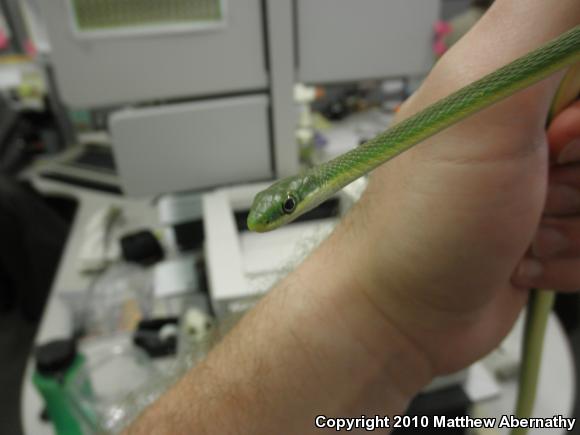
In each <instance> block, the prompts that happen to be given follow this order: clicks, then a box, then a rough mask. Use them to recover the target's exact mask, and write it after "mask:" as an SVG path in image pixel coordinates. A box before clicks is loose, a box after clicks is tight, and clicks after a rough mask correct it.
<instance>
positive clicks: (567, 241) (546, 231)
mask: <svg viewBox="0 0 580 435" xmlns="http://www.w3.org/2000/svg"><path fill="white" fill-rule="evenodd" d="M531 253H532V255H533V256H535V257H537V258H540V259H548V258H555V257H558V258H572V257H578V258H580V218H570V219H543V220H542V222H541V224H540V227H539V228H538V231H537V232H536V235H535V237H534V240H533V241H532V246H531Z"/></svg>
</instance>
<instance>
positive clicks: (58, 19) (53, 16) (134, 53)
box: [39, 0, 267, 108]
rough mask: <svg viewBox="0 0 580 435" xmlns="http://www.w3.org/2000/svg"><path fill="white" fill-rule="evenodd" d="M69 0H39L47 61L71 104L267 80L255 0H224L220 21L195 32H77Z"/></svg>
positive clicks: (259, 84)
mask: <svg viewBox="0 0 580 435" xmlns="http://www.w3.org/2000/svg"><path fill="white" fill-rule="evenodd" d="M67 1H68V0H50V1H41V2H39V5H40V7H41V9H42V12H43V15H44V18H45V21H46V26H47V30H48V34H49V38H50V41H51V45H52V53H51V61H52V64H53V65H54V68H55V73H56V79H57V84H58V87H59V90H60V92H61V94H62V96H63V99H64V101H65V102H66V103H68V104H69V105H72V106H74V107H81V108H82V107H87V108H90V107H97V106H109V105H115V104H122V103H128V102H129V103H130V102H141V101H149V100H152V99H167V98H177V97H179V98H181V97H189V96H195V95H210V94H214V93H225V92H232V91H233V92H236V91H242V90H257V89H263V88H265V87H266V86H267V74H266V67H265V59H264V41H263V29H262V27H263V23H262V11H261V0H230V1H228V2H227V9H226V15H225V21H224V24H223V25H220V26H219V27H217V28H213V29H207V30H203V31H200V30H197V31H194V30H193V31H183V32H178V33H175V32H169V33H167V34H164V33H163V32H161V33H159V32H158V33H155V34H153V35H139V34H137V35H130V36H128V35H124V36H119V37H113V36H111V37H106V38H93V39H91V38H88V39H87V38H84V37H80V36H79V34H78V33H77V32H76V31H75V30H74V29H73V22H72V18H71V16H70V11H71V8H70V7H69V6H68V4H67V3H66V2H67Z"/></svg>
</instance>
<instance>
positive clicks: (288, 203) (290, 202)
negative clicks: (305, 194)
mask: <svg viewBox="0 0 580 435" xmlns="http://www.w3.org/2000/svg"><path fill="white" fill-rule="evenodd" d="M295 208H296V200H295V199H294V197H293V196H292V195H288V198H286V200H285V201H284V204H282V211H283V212H284V213H286V214H290V213H292V212H293V211H294V209H295Z"/></svg>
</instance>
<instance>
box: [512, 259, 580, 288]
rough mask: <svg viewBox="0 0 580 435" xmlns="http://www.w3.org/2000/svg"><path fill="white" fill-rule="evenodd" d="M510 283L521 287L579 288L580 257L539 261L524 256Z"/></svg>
mask: <svg viewBox="0 0 580 435" xmlns="http://www.w3.org/2000/svg"><path fill="white" fill-rule="evenodd" d="M512 283H513V284H514V285H516V286H518V287H522V288H541V289H546V290H556V291H563V292H572V291H576V290H578V289H580V258H558V259H554V260H547V261H540V260H537V259H534V258H529V257H526V258H524V259H523V260H522V262H521V263H520V264H519V266H518V267H517V268H516V271H515V273H514V276H513V278H512Z"/></svg>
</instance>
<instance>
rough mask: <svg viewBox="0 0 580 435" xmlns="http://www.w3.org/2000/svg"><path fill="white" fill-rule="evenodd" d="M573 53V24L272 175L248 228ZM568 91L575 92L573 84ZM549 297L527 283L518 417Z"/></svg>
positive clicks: (260, 226)
mask: <svg viewBox="0 0 580 435" xmlns="http://www.w3.org/2000/svg"><path fill="white" fill-rule="evenodd" d="M578 61H580V25H578V26H576V27H574V28H573V29H571V30H569V31H568V32H566V33H564V34H562V35H561V36H559V37H558V38H556V39H554V40H552V41H551V42H548V43H547V44H546V45H544V46H542V47H540V48H538V49H536V50H534V51H531V52H530V53H528V54H526V55H524V56H522V57H520V58H518V59H516V60H514V61H513V62H511V63H509V64H507V65H505V66H503V67H501V68H499V69H497V70H496V71H494V72H492V73H490V74H488V75H486V76H485V77H483V78H481V79H479V80H477V81H475V82H473V83H471V84H470V85H467V86H465V87H463V88H461V89H459V90H458V91H456V92H454V93H452V94H450V95H449V96H447V97H445V98H443V99H441V100H439V101H437V102H435V103H434V104H432V105H430V106H428V107H427V108H425V109H423V110H422V111H420V112H418V113H417V114H415V115H413V116H411V117H410V118H407V119H406V120H404V121H402V122H400V123H398V124H396V125H394V126H393V127H391V128H389V129H388V130H386V131H385V132H383V133H381V134H379V135H378V136H376V137H375V138H373V139H371V140H370V141H368V142H366V143H364V144H363V145H361V146H359V147H357V148H356V149H353V150H351V151H349V152H347V153H344V154H342V155H340V156H338V157H337V158H335V159H333V160H331V161H329V162H327V163H324V164H322V165H319V166H316V167H314V168H311V169H308V170H307V171H305V172H304V173H301V174H298V175H296V176H293V177H288V178H285V179H282V180H280V181H278V182H276V183H274V184H273V185H272V186H270V187H269V188H268V189H266V190H264V191H262V192H260V193H258V194H257V195H256V197H255V199H254V202H253V204H252V208H251V210H250V213H249V215H248V221H247V224H248V228H249V229H250V230H253V231H258V232H263V231H269V230H272V229H275V228H278V227H280V226H281V225H284V224H286V223H288V222H291V221H292V220H294V219H296V218H297V217H298V216H300V215H301V214H303V213H305V212H307V211H309V210H311V209H312V208H314V207H316V206H317V205H319V204H320V203H322V202H324V201H325V200H327V199H328V198H329V197H331V196H332V195H333V194H334V193H336V192H337V191H338V190H339V189H341V188H342V187H344V186H346V185H347V184H349V183H351V182H352V181H354V180H356V179H357V178H359V177H361V176H363V175H365V174H367V173H369V172H370V171H372V170H373V169H375V168H376V167H377V166H379V165H381V164H383V163H385V162H386V161H388V160H390V159H391V158H393V157H395V156H397V155H398V154H400V153H402V152H404V151H405V150H408V149H409V148H411V147H412V146H414V145H416V144H418V143H420V142H422V141H423V140H425V139H427V138H429V137H431V136H433V135H434V134H436V133H438V132H440V131H442V130H444V129H446V128H448V127H450V126H451V125H453V124H455V123H457V122H459V121H461V120H462V119H465V118H467V117H469V116H471V115H473V114H475V113H476V112H478V111H480V110H482V109H484V108H486V107H489V106H491V105H492V104H494V103H496V102H498V101H500V100H502V99H504V98H506V97H508V96H510V95H512V94H514V93H516V92H517V91H519V90H522V89H524V88H526V87H528V86H531V85H533V84H534V83H537V82H539V81H540V80H542V79H544V78H546V77H548V76H549V75H551V74H552V73H554V72H556V71H558V70H561V69H563V68H566V67H568V66H570V65H572V64H574V63H576V62H578ZM561 91H562V88H561ZM574 91H575V92H576V94H575V95H573V97H574V98H575V97H576V96H577V95H578V89H575V90H574ZM562 94H570V92H559V95H560V96H561V95H562ZM563 99H565V98H564V97H561V98H559V97H558V95H557V96H556V99H555V101H554V104H553V105H552V111H551V116H552V115H553V114H555V113H557V111H558V110H560V109H561V106H563V101H562V100H563ZM552 300H553V293H552V292H549V291H540V290H538V291H534V292H533V294H532V296H531V299H530V304H529V309H528V316H527V320H526V327H525V333H524V357H523V360H524V361H523V365H522V369H521V374H520V391H519V397H518V405H517V410H516V414H517V415H518V416H519V417H528V416H529V415H530V413H531V410H532V406H533V402H534V397H535V390H536V383H537V376H538V370H539V363H540V359H541V348H542V343H543V336H544V329H545V325H546V320H547V317H548V313H549V311H550V309H551V306H552ZM515 432H516V431H515ZM518 433H523V432H518Z"/></svg>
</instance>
